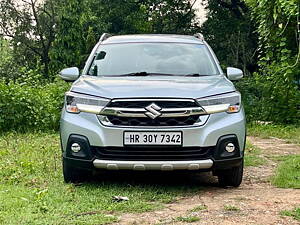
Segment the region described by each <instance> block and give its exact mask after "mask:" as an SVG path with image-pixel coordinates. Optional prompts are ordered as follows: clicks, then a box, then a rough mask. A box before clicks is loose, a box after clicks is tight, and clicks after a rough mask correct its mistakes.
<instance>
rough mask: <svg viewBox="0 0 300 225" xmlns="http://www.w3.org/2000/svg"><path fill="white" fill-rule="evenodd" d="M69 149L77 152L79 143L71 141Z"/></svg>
mask: <svg viewBox="0 0 300 225" xmlns="http://www.w3.org/2000/svg"><path fill="white" fill-rule="evenodd" d="M71 150H72V151H73V152H75V153H77V152H79V151H80V150H81V147H80V144H78V143H76V142H75V143H73V144H72V145H71Z"/></svg>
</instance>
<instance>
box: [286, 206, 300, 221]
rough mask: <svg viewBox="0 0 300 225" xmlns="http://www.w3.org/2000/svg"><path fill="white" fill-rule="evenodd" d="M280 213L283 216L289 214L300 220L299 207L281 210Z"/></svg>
mask: <svg viewBox="0 0 300 225" xmlns="http://www.w3.org/2000/svg"><path fill="white" fill-rule="evenodd" d="M281 215H283V216H291V217H293V218H294V219H295V220H299V221H300V207H299V208H296V209H294V210H292V211H289V210H285V211H282V212H281Z"/></svg>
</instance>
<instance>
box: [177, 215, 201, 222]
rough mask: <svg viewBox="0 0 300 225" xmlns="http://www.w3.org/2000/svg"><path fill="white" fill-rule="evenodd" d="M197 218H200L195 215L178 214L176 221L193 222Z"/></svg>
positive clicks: (197, 219)
mask: <svg viewBox="0 0 300 225" xmlns="http://www.w3.org/2000/svg"><path fill="white" fill-rule="evenodd" d="M199 220H200V218H199V217H197V216H179V217H177V218H176V221H179V222H185V223H193V222H197V221H199Z"/></svg>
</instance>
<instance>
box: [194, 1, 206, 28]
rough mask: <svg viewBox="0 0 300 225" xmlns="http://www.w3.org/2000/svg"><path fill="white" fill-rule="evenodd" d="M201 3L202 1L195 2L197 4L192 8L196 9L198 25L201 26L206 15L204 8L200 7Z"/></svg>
mask: <svg viewBox="0 0 300 225" xmlns="http://www.w3.org/2000/svg"><path fill="white" fill-rule="evenodd" d="M202 2H203V0H197V2H196V3H195V5H194V8H195V9H197V16H198V18H199V20H200V24H202V23H203V22H204V21H205V20H206V13H205V9H204V6H203V5H201V3H202Z"/></svg>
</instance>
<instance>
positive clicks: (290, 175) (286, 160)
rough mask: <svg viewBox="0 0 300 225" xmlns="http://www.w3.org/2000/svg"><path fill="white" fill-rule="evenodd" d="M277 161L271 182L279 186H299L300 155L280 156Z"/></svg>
mask: <svg viewBox="0 0 300 225" xmlns="http://www.w3.org/2000/svg"><path fill="white" fill-rule="evenodd" d="M277 160H278V159H277ZM279 161H280V164H279V166H278V167H277V168H276V171H275V175H274V176H273V177H272V179H271V181H272V184H273V185H275V186H277V187H280V188H300V155H288V156H282V157H280V159H279Z"/></svg>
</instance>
